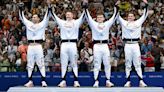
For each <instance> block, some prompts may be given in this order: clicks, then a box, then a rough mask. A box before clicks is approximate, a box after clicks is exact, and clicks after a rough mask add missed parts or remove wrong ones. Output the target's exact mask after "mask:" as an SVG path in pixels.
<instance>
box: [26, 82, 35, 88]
mask: <svg viewBox="0 0 164 92" xmlns="http://www.w3.org/2000/svg"><path fill="white" fill-rule="evenodd" d="M24 86H25V87H33V86H34V84H33V81H29V82H27V83H26V84H25V85H24Z"/></svg>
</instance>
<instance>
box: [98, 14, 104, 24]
mask: <svg viewBox="0 0 164 92" xmlns="http://www.w3.org/2000/svg"><path fill="white" fill-rule="evenodd" d="M104 20H105V18H104V15H97V18H96V21H97V22H99V23H102V22H104Z"/></svg>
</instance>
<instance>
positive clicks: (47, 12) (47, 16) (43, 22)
mask: <svg viewBox="0 0 164 92" xmlns="http://www.w3.org/2000/svg"><path fill="white" fill-rule="evenodd" d="M49 12H50V8H48V9H47V11H46V13H45V15H44V18H43V20H42V21H41V22H40V24H41V25H42V26H45V27H46V26H47V25H48V20H49Z"/></svg>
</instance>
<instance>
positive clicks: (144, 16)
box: [136, 0, 148, 24]
mask: <svg viewBox="0 0 164 92" xmlns="http://www.w3.org/2000/svg"><path fill="white" fill-rule="evenodd" d="M143 1H144V2H145V8H144V12H143V14H142V16H141V17H140V18H139V19H138V20H136V22H138V23H139V24H142V23H143V22H144V21H145V20H146V18H147V16H148V2H147V0H143Z"/></svg>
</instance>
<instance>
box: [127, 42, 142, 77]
mask: <svg viewBox="0 0 164 92" xmlns="http://www.w3.org/2000/svg"><path fill="white" fill-rule="evenodd" d="M124 51H125V67H126V68H125V71H126V77H127V78H128V77H129V75H130V71H131V67H132V63H133V65H134V67H135V70H136V72H137V74H138V76H139V77H140V78H143V76H142V70H141V52H140V47H139V45H138V43H133V44H125V48H124Z"/></svg>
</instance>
